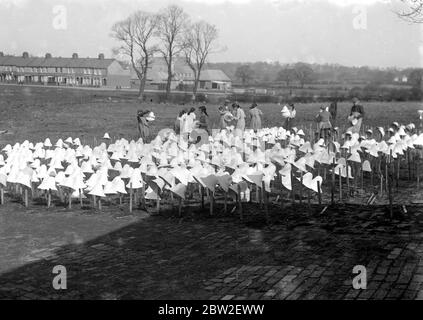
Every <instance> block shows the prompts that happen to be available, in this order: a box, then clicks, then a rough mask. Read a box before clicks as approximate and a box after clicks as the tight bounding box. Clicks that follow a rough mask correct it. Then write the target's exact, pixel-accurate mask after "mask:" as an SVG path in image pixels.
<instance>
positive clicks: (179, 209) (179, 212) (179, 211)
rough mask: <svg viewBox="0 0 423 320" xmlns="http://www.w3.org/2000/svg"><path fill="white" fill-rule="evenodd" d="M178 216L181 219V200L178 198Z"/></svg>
mask: <svg viewBox="0 0 423 320" xmlns="http://www.w3.org/2000/svg"><path fill="white" fill-rule="evenodd" d="M178 216H179V217H182V198H181V197H179V205H178Z"/></svg>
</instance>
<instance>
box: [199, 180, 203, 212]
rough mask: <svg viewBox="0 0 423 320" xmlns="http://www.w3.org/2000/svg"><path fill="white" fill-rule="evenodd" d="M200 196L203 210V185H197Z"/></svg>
mask: <svg viewBox="0 0 423 320" xmlns="http://www.w3.org/2000/svg"><path fill="white" fill-rule="evenodd" d="M199 191H200V196H201V210H204V190H203V187H202V186H201V185H200V187H199Z"/></svg>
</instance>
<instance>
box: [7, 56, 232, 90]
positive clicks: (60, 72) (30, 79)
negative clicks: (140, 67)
mask: <svg viewBox="0 0 423 320" xmlns="http://www.w3.org/2000/svg"><path fill="white" fill-rule="evenodd" d="M172 69H173V74H174V76H173V79H172V84H171V89H172V90H183V91H190V90H192V87H193V85H194V75H193V72H192V70H191V69H190V68H189V67H188V65H186V63H184V60H183V59H181V58H179V57H178V58H176V59H175V63H174V65H173V67H172ZM147 76H148V79H147V87H146V89H154V90H164V89H165V87H166V82H167V66H166V64H165V62H164V59H163V58H160V57H154V59H153V61H152V64H151V66H150V68H149V71H148V74H147ZM1 82H3V83H4V82H6V83H19V84H42V85H55V86H83V87H106V88H114V89H115V88H134V89H135V88H138V87H139V79H138V78H137V76H136V74H135V72H133V70H130V69H129V68H127V67H125V66H124V65H123V64H121V63H120V62H118V61H117V60H116V59H106V58H105V57H104V54H99V55H98V57H97V58H80V57H78V54H76V53H74V54H73V55H72V57H71V58H62V57H53V56H52V55H51V54H49V53H47V54H46V55H45V56H44V57H32V56H29V54H28V53H27V52H24V53H23V54H22V56H12V55H4V54H3V53H2V52H0V83H1ZM231 85H232V82H231V79H230V78H229V77H228V76H227V75H226V74H225V73H224V72H223V71H221V70H210V69H205V70H203V71H202V72H201V77H200V83H199V90H206V91H209V90H212V91H227V90H230V89H231Z"/></svg>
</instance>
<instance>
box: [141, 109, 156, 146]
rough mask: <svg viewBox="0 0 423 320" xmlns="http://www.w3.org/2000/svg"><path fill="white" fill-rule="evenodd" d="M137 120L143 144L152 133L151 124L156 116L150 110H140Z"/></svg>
mask: <svg viewBox="0 0 423 320" xmlns="http://www.w3.org/2000/svg"><path fill="white" fill-rule="evenodd" d="M137 120H138V132H139V135H140V138H142V140H143V142H147V141H148V139H149V137H150V133H151V132H150V124H149V122H151V121H153V120H154V114H153V113H152V112H151V111H149V110H146V111H143V110H139V111H138V114H137Z"/></svg>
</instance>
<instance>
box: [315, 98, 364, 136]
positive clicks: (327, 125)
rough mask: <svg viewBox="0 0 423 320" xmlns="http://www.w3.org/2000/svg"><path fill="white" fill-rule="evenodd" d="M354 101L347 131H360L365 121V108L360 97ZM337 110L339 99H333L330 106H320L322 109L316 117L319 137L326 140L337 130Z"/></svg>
mask: <svg viewBox="0 0 423 320" xmlns="http://www.w3.org/2000/svg"><path fill="white" fill-rule="evenodd" d="M352 102H353V105H352V107H351V111H350V114H349V116H348V123H349V127H348V129H347V132H351V133H359V132H360V129H361V125H362V123H363V118H364V108H363V106H362V105H361V104H360V101H359V99H358V98H353V100H352ZM337 112H338V103H337V101H333V102H332V103H331V104H330V105H329V106H322V107H320V111H319V113H318V114H317V115H316V117H315V119H316V121H317V123H318V130H317V135H318V137H317V139H320V138H323V139H324V140H325V141H326V140H327V139H328V137H329V136H330V134H331V133H332V132H335V131H337V127H336V126H335V121H336V115H337Z"/></svg>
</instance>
